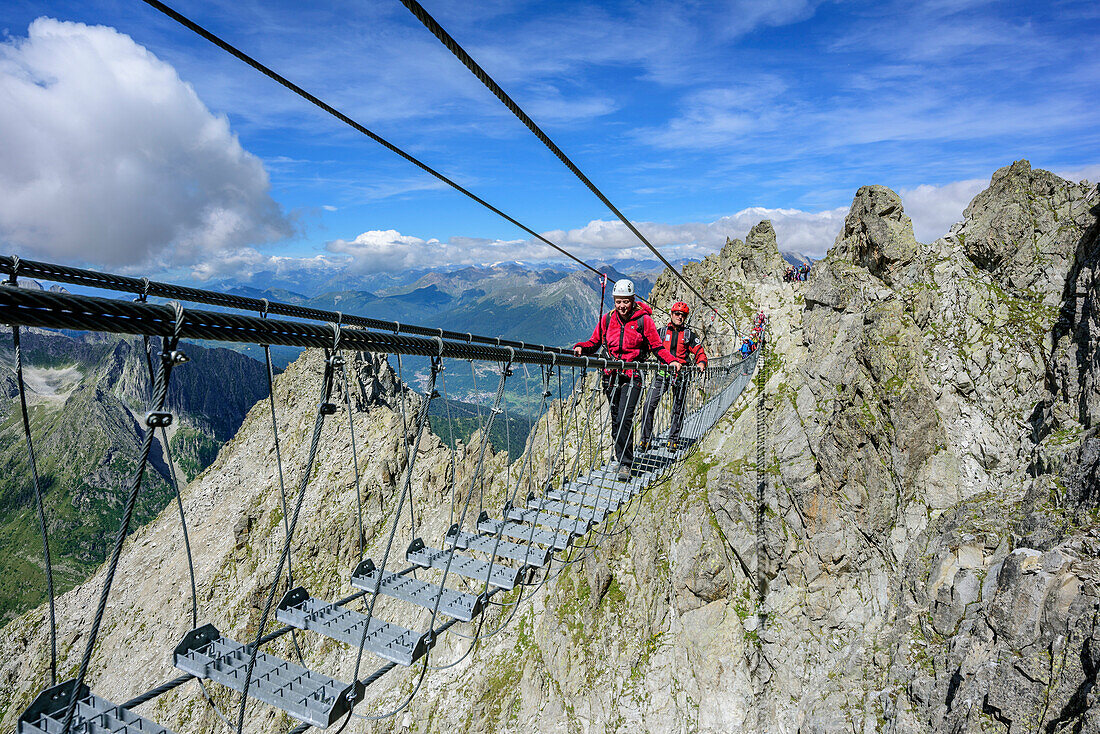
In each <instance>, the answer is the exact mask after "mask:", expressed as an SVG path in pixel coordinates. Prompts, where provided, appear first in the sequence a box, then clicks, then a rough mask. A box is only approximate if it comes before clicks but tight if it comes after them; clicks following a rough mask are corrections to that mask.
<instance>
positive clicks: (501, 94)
mask: <svg viewBox="0 0 1100 734" xmlns="http://www.w3.org/2000/svg"><path fill="white" fill-rule="evenodd" d="M149 1H150V0H146V2H149ZM401 3H402V5H404V6H405V7H406V8H408V9H409V12H411V13H412V14H413V15H414V16H416V19H417V20H419V21H420V22H421V23H422V24H423V25H424V27H425V28H427V29H428V30H429V31H431V33H432V35H434V36H435V37H436V38H437V39H439V42H440V43H442V44H443V45H444V46H446V47H447V50H448V51H450V52H451V53H452V54H454V56H455V58H457V59H458V60H459V61H461V62H462V65H463V66H465V67H466V68H467V69H468V70H469V71H470V73H472V74H473V75H474V76H475V77H477V80H478V81H480V82H481V83H482V84H484V85H485V87H486V88H487V89H488V90H489V91H490V92H492V93H493V94H494V95H495V96H496V98H497V99H499V100H500V101H501V103H502V104H503V105H504V106H505V107H507V108H508V111H509V112H511V113H512V114H513V115H515V116H516V118H517V119H519V121H520V122H522V123H523V124H524V125H526V126H527V129H528V130H530V131H531V132H532V133H533V134H534V136H535V137H536V138H538V139H539V141H540V142H541V143H542V144H543V145H544V146H546V148H547V149H548V150H549V151H550V152H551V153H553V154H554V155H555V156H557V158H558V160H559V161H561V162H562V163H563V164H564V165H565V167H566V168H568V169H569V170H570V172H572V174H573V175H574V176H576V177H577V178H578V179H579V180H580V182H581V183H583V184H584V185H585V186H586V187H588V190H589V191H591V192H592V193H593V194H595V195H596V198H598V199H599V200H600V201H601V202H602V203H603V205H604V206H606V207H607V208H608V209H609V210H610V211H611V213H612V214H614V215H615V216H616V217H618V218H619V221H621V222H622V223H623V224H624V225H626V227H627V229H629V230H630V231H631V232H632V233H633V234H634V236H635V237H637V238H638V239H639V240H641V242H642V244H644V245H645V246H646V247H647V248H648V249H649V251H650V252H652V253H653V254H654V255H656V256H657V258H658V259H659V260H660V261H661V263H662V264H663V265H664V266H665V267H667V268H668V269H669V270H671V271H672V272H673V273H674V274H675V275H676V277H677V278H679V279H680V281H681V282H682V283H683V284H684V285H685V286H687V287H688V289H689V290H690V291H691V292H692V293H694V294H695V296H696V297H697V298H698V299H699V300H700V301H701V302H702V303H703V304H704V305H706V306H707V308H709V309H711V311H712V312H713V313H715V314H717V313H718V309H717V308H715V307H714V306H713V305H711V303H710V301H708V300H707V299H706V298H705V297H704V296H703V294H702V293H700V292H699V291H698V290H696V288H695V286H693V285H692V284H691V283H690V282H688V280H687V278H685V277H684V276H683V274H682V273H681V272H680V271H679V270H677V269H676V267H675V266H674V265H673V264H672V263H670V262H669V261H668V259H667V258H666V257H665V256H664V255H663V254H661V251H660V250H658V249H657V248H656V247H654V246H653V244H652V243H651V242H650V241H649V240H648V239H646V237H645V235H643V234H642V233H641V232H640V231H639V230H638V228H637V227H635V226H634V223H633V222H631V221H630V220H629V219H627V218H626V216H625V215H624V214H623V213H622V212H621V211H619V208H618V207H617V206H615V205H614V204H612V203H611V200H610V199H608V198H607V196H606V195H604V193H603V191H601V190H600V189H599V187H597V186H596V184H594V183H592V180H591V179H590V178H588V176H586V175H585V174H584V172H583V171H581V169H580V168H578V167H577V164H575V163H574V162H573V161H572V159H570V158H569V156H567V155H566V154H565V151H563V150H562V149H561V148H559V147H558V145H557V144H556V143H555V142H554V141H553V140H551V139H550V136H549V135H547V134H546V133H545V132H544V131H543V129H542V128H541V127H539V126H538V124H537V123H536V122H535V121H534V120H532V119H531V117H530V116H529V115H528V114H527V113H526V112H524V111H523V109H522V108H521V107H520V106H519V105H518V104H516V102H515V100H513V99H512V98H511V97H510V96H509V95H508V93H507V92H505V91H504V89H503V88H501V86H500V85H499V84H497V83H496V81H495V80H494V79H493V78H492V77H491V76H489V73H488V72H487V71H485V69H483V68H481V65H480V64H478V63H477V62H476V61H474V59H473V57H471V56H470V54H468V53H467V52H466V50H465V49H464V48H462V46H460V45H459V43H458V41H456V40H455V39H454V38H453V37H452V36H451V34H450V33H448V32H447V31H446V30H444V28H443V26H441V25H439V23H438V21H436V19H435V18H433V17H432V16H431V14H429V13H428V11H427V10H425V9H424V6H423V5H421V4H420V3H419V2H417V0H401ZM721 318H722V320H723V321H725V322H726V325H727V326H729V327H731V328H732V329H733V330H734V333H735V334H736V333H738V332H737V327H736V326H734V324H733V323H732V322H730V321H729V319H727V318H726V317H725V316H724V315H723V316H722V317H721Z"/></svg>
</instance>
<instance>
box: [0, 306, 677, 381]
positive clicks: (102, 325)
mask: <svg viewBox="0 0 1100 734" xmlns="http://www.w3.org/2000/svg"><path fill="white" fill-rule="evenodd" d="M183 312H184V313H185V314H186V319H185V320H184V322H183V324H182V326H181V327H180V328H181V333H180V338H183V339H206V340H210V341H229V342H239V343H249V344H268V345H271V346H275V345H280V346H291V347H317V348H327V347H329V346H330V345H331V343H332V326H331V324H316V323H308V322H304V321H285V320H277V319H270V318H269V319H262V318H259V317H255V316H250V315H243V314H238V313H228V312H219V311H202V310H199V309H183ZM0 323H7V324H22V325H24V326H40V327H44V328H52V329H74V330H82V331H99V332H106V333H115V334H148V335H150V336H169V337H170V336H172V335H173V331H174V328H175V326H174V324H175V311H174V310H173V308H172V307H171V306H165V305H158V304H152V303H135V302H131V301H122V300H117V299H110V298H99V297H95V296H81V295H75V294H72V293H55V292H50V291H40V290H29V289H26V288H4V289H0ZM343 340H344V342H343V343H344V348H345V349H351V350H355V351H360V352H374V353H379V352H380V353H388V354H416V355H425V356H431V355H436V354H437V353H438V351H437V349H438V348H437V344H440V343H441V344H442V356H443V357H457V358H460V359H477V360H483V361H491V362H503V361H506V360H509V359H512V360H513V361H514V362H515V363H516V364H543V365H545V364H558V365H564V366H577V367H584V366H588V367H599V368H602V369H635V370H642V371H647V372H648V371H652V370H654V369H656V368H657V365H656V364H655V363H652V362H622V361H619V360H616V359H605V358H601V357H577V356H575V355H573V354H572V353H555V352H552V351H551V350H550V349H549V348H547V349H546V350H545V351H544V350H534V349H520V348H516V347H508V346H500V347H498V346H490V345H487V344H473V343H471V342H469V341H463V342H458V341H444V340H443V339H441V338H440V337H433V338H431V339H427V338H423V337H417V336H406V335H403V334H386V333H383V332H376V331H365V330H360V329H354V330H348V331H347V333H345V334H344V337H343Z"/></svg>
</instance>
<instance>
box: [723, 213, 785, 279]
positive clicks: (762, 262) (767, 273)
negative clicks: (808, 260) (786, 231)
mask: <svg viewBox="0 0 1100 734" xmlns="http://www.w3.org/2000/svg"><path fill="white" fill-rule="evenodd" d="M720 259H721V260H722V261H724V262H725V263H726V266H727V268H728V272H729V273H730V275H735V274H740V275H741V276H742V279H744V280H763V279H764V278H768V277H775V276H776V275H778V274H779V273H781V272H783V270H784V268H785V267H786V261H785V260H784V259H783V256H782V255H780V254H779V245H778V244H777V243H776V239H775V227H773V226H772V223H771V220H770V219H764V220H761V221H760V222H757V223H756V224H755V225H754V226H753V228H752V229H750V230H749V233H748V235H746V237H745V240H744V241H741V240H740V239H730V238H729V237H727V238H726V244H725V245H724V246H723V247H722V252H721V254H720Z"/></svg>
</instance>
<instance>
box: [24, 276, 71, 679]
mask: <svg viewBox="0 0 1100 734" xmlns="http://www.w3.org/2000/svg"><path fill="white" fill-rule="evenodd" d="M12 280H15V276H14V275H13V276H12ZM11 339H12V344H13V345H14V347H15V379H16V382H17V383H18V385H19V409H20V411H21V412H22V416H23V435H24V436H25V437H26V439H27V456H28V460H29V461H30V467H31V479H32V480H33V482H34V504H35V508H36V510H37V512H38V531H39V533H40V534H41V536H42V554H43V556H45V559H46V593H47V594H48V595H49V597H50V685H51V686H53V685H56V684H57V611H56V609H55V600H54V597H55V594H54V587H53V561H52V560H51V557H50V535H49V533H48V532H47V530H46V508H45V497H44V496H43V494H42V484H41V482H40V481H39V479H38V461H37V460H36V459H35V454H34V439H33V438H32V437H31V422H30V414H29V412H28V411H27V390H26V385H25V384H24V381H23V353H22V350H21V349H20V345H19V326H18V325H14V326H12V327H11ZM74 690H75V689H74Z"/></svg>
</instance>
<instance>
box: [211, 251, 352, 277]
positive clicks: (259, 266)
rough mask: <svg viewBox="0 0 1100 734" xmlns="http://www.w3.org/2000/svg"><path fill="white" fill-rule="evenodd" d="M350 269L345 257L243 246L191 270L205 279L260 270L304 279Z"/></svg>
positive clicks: (248, 275) (243, 275) (250, 274)
mask: <svg viewBox="0 0 1100 734" xmlns="http://www.w3.org/2000/svg"><path fill="white" fill-rule="evenodd" d="M346 268H347V261H346V259H345V258H333V257H329V256H327V255H323V254H320V255H314V256H312V257H294V256H285V255H266V254H264V253H262V252H260V251H259V250H257V249H256V248H254V247H242V248H240V249H238V250H234V251H226V252H221V253H218V254H217V255H216V256H214V257H212V258H210V259H208V260H206V261H204V262H201V263H198V264H196V265H194V266H192V267H191V270H190V272H191V277H192V278H195V279H196V280H200V281H204V282H205V281H207V280H210V279H211V278H215V279H217V278H226V279H229V280H234V281H245V280H248V278H250V277H251V276H253V275H255V274H256V273H260V272H269V273H273V274H274V275H275V276H276V277H288V276H291V275H293V276H296V277H298V278H299V279H302V276H306V275H324V274H330V275H335V274H336V273H338V272H340V271H342V270H344V269H346Z"/></svg>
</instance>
